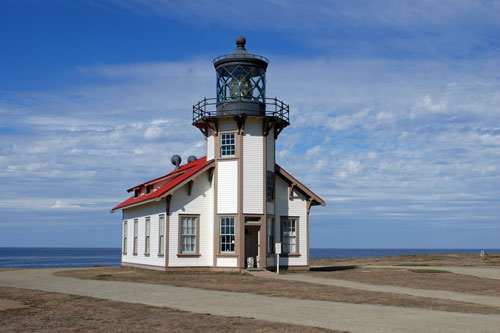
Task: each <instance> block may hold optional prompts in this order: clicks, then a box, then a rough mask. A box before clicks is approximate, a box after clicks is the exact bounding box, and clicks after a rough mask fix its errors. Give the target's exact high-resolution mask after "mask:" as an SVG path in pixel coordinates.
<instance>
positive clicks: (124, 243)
mask: <svg viewBox="0 0 500 333" xmlns="http://www.w3.org/2000/svg"><path fill="white" fill-rule="evenodd" d="M127 235H128V227H127V221H123V254H127Z"/></svg>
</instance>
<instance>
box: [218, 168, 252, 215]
mask: <svg viewBox="0 0 500 333" xmlns="http://www.w3.org/2000/svg"><path fill="white" fill-rule="evenodd" d="M217 180H218V181H217V192H218V193H217V213H218V214H235V213H237V212H238V161H219V163H218V164H217ZM261 201H262V200H261Z"/></svg>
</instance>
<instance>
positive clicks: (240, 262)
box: [234, 133, 246, 268]
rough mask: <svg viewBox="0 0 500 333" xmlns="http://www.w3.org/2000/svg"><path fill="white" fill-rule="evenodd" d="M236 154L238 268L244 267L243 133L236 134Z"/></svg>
mask: <svg viewBox="0 0 500 333" xmlns="http://www.w3.org/2000/svg"><path fill="white" fill-rule="evenodd" d="M238 139H239V142H238V148H237V149H238V151H237V153H238V156H239V157H240V161H239V162H238V163H239V164H238V207H237V209H238V218H237V222H236V223H237V227H236V226H235V233H237V235H238V236H237V238H236V237H235V238H236V239H235V242H236V244H235V249H234V250H235V252H236V253H237V254H238V260H237V266H238V267H240V268H245V263H246V262H245V261H246V260H245V258H244V257H245V226H244V219H243V163H244V158H243V140H244V138H243V133H242V134H240V135H238ZM236 247H237V249H236Z"/></svg>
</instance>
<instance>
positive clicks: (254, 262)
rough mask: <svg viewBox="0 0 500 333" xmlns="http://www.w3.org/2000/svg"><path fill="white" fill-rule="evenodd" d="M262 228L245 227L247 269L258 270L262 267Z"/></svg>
mask: <svg viewBox="0 0 500 333" xmlns="http://www.w3.org/2000/svg"><path fill="white" fill-rule="evenodd" d="M259 235H260V226H258V225H256V226H249V225H247V226H245V267H246V268H256V267H259V266H260V265H259V264H260V255H259V252H260V251H259V249H260V241H259V239H260V237H259Z"/></svg>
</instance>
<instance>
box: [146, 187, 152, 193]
mask: <svg viewBox="0 0 500 333" xmlns="http://www.w3.org/2000/svg"><path fill="white" fill-rule="evenodd" d="M152 189H153V185H148V186H146V194H149V193H151V190H152Z"/></svg>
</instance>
